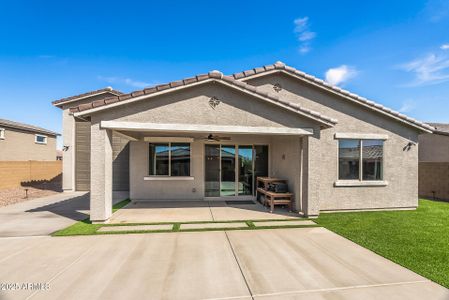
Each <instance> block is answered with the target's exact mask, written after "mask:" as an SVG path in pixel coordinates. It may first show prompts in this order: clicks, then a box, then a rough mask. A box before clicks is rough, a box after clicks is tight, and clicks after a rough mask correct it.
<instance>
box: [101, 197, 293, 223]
mask: <svg viewBox="0 0 449 300" xmlns="http://www.w3.org/2000/svg"><path fill="white" fill-rule="evenodd" d="M297 218H299V215H298V214H295V213H289V212H287V210H283V209H281V208H279V209H277V210H276V211H275V212H274V213H270V212H269V211H268V210H267V209H266V208H265V207H263V206H262V205H261V204H260V203H255V204H232V205H228V204H226V202H225V201H202V200H201V201H136V202H132V203H130V204H128V205H127V206H126V207H124V208H122V209H120V210H119V211H117V212H116V213H114V214H113V215H112V217H111V219H110V221H109V223H112V224H119V223H158V222H197V221H225V222H226V221H239V220H271V219H297Z"/></svg>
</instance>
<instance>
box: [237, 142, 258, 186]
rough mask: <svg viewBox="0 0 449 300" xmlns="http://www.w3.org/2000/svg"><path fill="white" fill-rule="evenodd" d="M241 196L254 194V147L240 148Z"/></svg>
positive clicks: (239, 183) (239, 182) (239, 181)
mask: <svg viewBox="0 0 449 300" xmlns="http://www.w3.org/2000/svg"><path fill="white" fill-rule="evenodd" d="M238 153H239V166H238V172H239V180H238V193H239V195H252V194H253V169H254V165H253V146H239V148H238Z"/></svg>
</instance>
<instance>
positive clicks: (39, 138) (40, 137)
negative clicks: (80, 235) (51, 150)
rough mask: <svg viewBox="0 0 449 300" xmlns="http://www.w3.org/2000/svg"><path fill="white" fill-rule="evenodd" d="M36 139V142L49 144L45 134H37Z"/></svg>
mask: <svg viewBox="0 0 449 300" xmlns="http://www.w3.org/2000/svg"><path fill="white" fill-rule="evenodd" d="M34 141H35V143H36V144H47V137H46V136H45V135H40V134H36V135H35V139H34Z"/></svg>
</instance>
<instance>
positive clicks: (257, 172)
mask: <svg viewBox="0 0 449 300" xmlns="http://www.w3.org/2000/svg"><path fill="white" fill-rule="evenodd" d="M257 176H268V146H267V145H215V144H206V145H205V196H206V197H231V196H234V197H235V196H253V195H255V180H256V177H257Z"/></svg>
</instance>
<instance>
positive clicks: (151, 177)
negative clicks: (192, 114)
mask: <svg viewBox="0 0 449 300" xmlns="http://www.w3.org/2000/svg"><path fill="white" fill-rule="evenodd" d="M180 143H183V144H189V149H190V176H173V175H171V145H172V144H180ZM150 144H168V149H169V151H168V175H150V169H149V167H150V159H151V158H150V155H149V151H147V159H148V160H147V168H148V172H147V174H148V175H147V176H145V177H144V180H193V179H194V177H193V176H192V156H193V155H192V143H191V142H190V139H188V140H187V139H186V140H182V141H171V142H167V141H165V140H164V139H160V140H157V141H153V139H152V141H151V142H150V143H148V149H149V147H150Z"/></svg>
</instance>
